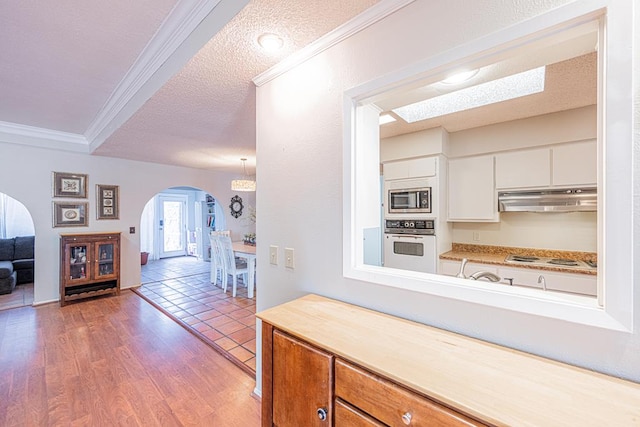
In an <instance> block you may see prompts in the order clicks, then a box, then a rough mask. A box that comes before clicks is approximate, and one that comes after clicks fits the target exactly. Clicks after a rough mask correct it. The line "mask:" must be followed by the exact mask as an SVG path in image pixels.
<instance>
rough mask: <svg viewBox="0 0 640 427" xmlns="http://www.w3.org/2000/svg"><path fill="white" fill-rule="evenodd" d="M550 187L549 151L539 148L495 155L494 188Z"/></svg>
mask: <svg viewBox="0 0 640 427" xmlns="http://www.w3.org/2000/svg"><path fill="white" fill-rule="evenodd" d="M549 185H551V150H550V149H549V148H539V149H534V150H519V151H513V152H508V153H498V154H496V188H498V189H506V188H527V187H529V188H531V187H548V186H549Z"/></svg>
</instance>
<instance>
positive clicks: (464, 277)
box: [456, 258, 469, 279]
mask: <svg viewBox="0 0 640 427" xmlns="http://www.w3.org/2000/svg"><path fill="white" fill-rule="evenodd" d="M467 262H469V260H468V259H466V258H462V263H460V271H458V274H456V277H460V278H461V279H466V278H467V276H465V275H464V267H465V266H466V265H467Z"/></svg>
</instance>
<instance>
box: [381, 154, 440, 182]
mask: <svg viewBox="0 0 640 427" xmlns="http://www.w3.org/2000/svg"><path fill="white" fill-rule="evenodd" d="M383 173H384V179H385V180H387V181H388V180H393V179H407V178H423V177H427V176H435V175H436V159H435V157H422V158H419V159H409V160H400V161H397V162H389V163H385V164H384V167H383Z"/></svg>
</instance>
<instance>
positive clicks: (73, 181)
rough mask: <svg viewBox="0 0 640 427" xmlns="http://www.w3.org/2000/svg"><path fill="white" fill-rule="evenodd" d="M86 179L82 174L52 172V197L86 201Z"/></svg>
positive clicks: (85, 175)
mask: <svg viewBox="0 0 640 427" xmlns="http://www.w3.org/2000/svg"><path fill="white" fill-rule="evenodd" d="M88 178H89V176H88V175H87V174H82V173H70V172H53V197H72V198H75V199H86V198H87V181H88Z"/></svg>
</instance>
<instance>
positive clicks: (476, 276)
mask: <svg viewBox="0 0 640 427" xmlns="http://www.w3.org/2000/svg"><path fill="white" fill-rule="evenodd" d="M469 279H473V280H480V279H488V280H489V281H490V282H499V281H500V277H499V276H496V275H495V274H493V273H492V272H490V271H476V272H475V273H473V274H472V275H471V276H469Z"/></svg>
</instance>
